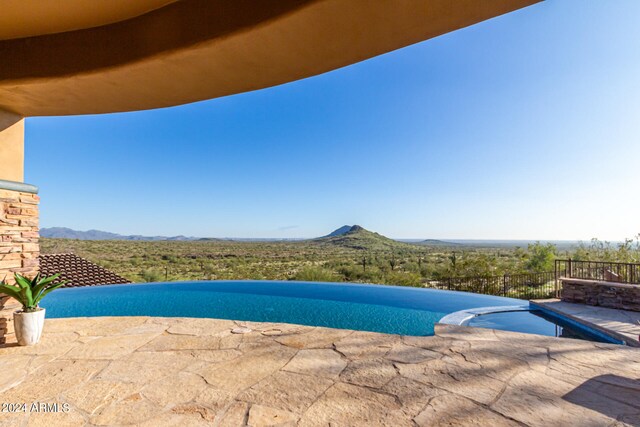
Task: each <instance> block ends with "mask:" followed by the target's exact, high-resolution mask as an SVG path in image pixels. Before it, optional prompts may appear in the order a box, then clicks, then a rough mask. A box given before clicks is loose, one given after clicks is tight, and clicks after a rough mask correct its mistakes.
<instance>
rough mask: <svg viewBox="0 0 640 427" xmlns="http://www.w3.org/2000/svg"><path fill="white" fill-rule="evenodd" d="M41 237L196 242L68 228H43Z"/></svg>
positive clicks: (175, 238)
mask: <svg viewBox="0 0 640 427" xmlns="http://www.w3.org/2000/svg"><path fill="white" fill-rule="evenodd" d="M40 236H41V237H44V238H50V239H76V240H140V241H143V240H144V241H149V240H152V241H153V240H172V241H191V240H196V238H194V237H186V236H173V237H165V236H140V235H131V236H124V235H122V234H116V233H109V232H108V231H100V230H88V231H78V230H72V229H71V228H66V227H51V228H41V229H40Z"/></svg>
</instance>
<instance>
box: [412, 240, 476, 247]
mask: <svg viewBox="0 0 640 427" xmlns="http://www.w3.org/2000/svg"><path fill="white" fill-rule="evenodd" d="M414 245H422V246H446V247H452V246H464V245H463V244H462V243H454V242H445V241H444V240H436V239H426V240H422V241H420V242H415V243H414Z"/></svg>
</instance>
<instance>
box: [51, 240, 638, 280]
mask: <svg viewBox="0 0 640 427" xmlns="http://www.w3.org/2000/svg"><path fill="white" fill-rule="evenodd" d="M41 247H42V252H43V253H63V252H71V253H75V254H77V255H79V256H82V257H85V258H87V259H89V260H91V261H93V262H95V263H97V264H99V265H102V266H103V267H105V268H108V269H110V270H112V271H114V272H115V273H117V274H119V275H121V276H123V277H125V278H127V279H129V280H131V281H133V282H156V281H176V280H236V279H254V280H303V281H337V282H361V283H382V284H392V285H402V286H424V285H425V284H427V283H428V282H429V281H431V280H438V279H442V278H452V277H453V278H455V277H491V276H500V275H504V274H520V273H529V272H541V271H552V270H553V265H554V261H555V259H556V258H567V257H573V258H574V259H592V260H607V261H621V262H640V244H639V241H638V239H635V240H628V241H626V242H624V243H623V244H611V243H607V242H601V241H599V240H593V241H591V242H589V243H585V244H580V245H578V246H577V247H575V248H572V249H565V250H559V249H558V248H557V247H556V246H554V245H553V244H542V243H535V244H530V245H528V246H527V247H523V248H520V247H513V248H509V247H500V248H491V247H473V246H460V245H456V246H451V247H447V246H443V245H442V244H438V245H436V246H429V245H417V244H408V243H402V242H397V241H394V240H391V239H387V238H386V237H384V236H381V235H379V234H377V233H372V232H370V231H367V230H364V229H361V228H358V229H357V230H354V231H353V232H352V233H348V234H344V235H340V236H332V237H328V238H324V239H316V240H305V241H269V242H244V241H243V242H239V241H231V240H207V241H125V240H102V241H91V240H72V239H42V242H41Z"/></svg>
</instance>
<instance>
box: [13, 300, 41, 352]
mask: <svg viewBox="0 0 640 427" xmlns="http://www.w3.org/2000/svg"><path fill="white" fill-rule="evenodd" d="M44 312H45V309H44V308H41V309H39V310H38V311H32V312H29V313H25V312H24V311H16V312H15V313H13V326H14V328H15V330H16V339H17V340H18V344H19V345H34V344H37V343H38V341H40V336H42V329H43V328H44Z"/></svg>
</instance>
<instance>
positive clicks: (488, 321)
mask: <svg viewBox="0 0 640 427" xmlns="http://www.w3.org/2000/svg"><path fill="white" fill-rule="evenodd" d="M466 325H467V326H473V327H477V328H490V329H500V330H504V331H512V332H524V333H530V334H538V335H547V336H552V337H562V338H573V339H581V340H587V341H596V342H603V343H616V344H621V342H620V341H618V340H615V339H613V338H610V337H606V336H605V335H603V334H600V333H598V332H597V331H592V330H590V329H587V328H586V327H581V326H579V325H578V324H575V323H572V322H570V321H568V319H563V318H561V317H557V316H553V315H551V314H549V313H546V312H544V311H542V310H519V311H505V312H500V313H491V314H483V315H480V316H477V317H474V318H472V319H471V320H469V321H468V322H466Z"/></svg>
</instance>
